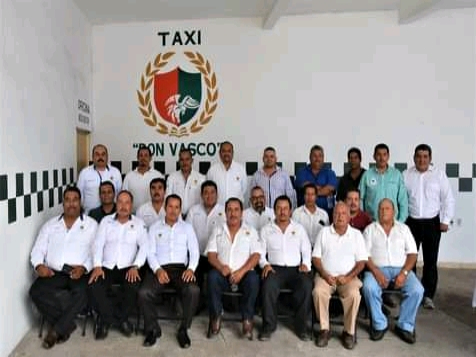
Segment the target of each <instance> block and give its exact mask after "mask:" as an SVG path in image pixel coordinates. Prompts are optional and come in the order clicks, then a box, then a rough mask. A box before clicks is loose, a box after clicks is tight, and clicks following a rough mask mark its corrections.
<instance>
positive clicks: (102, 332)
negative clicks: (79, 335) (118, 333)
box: [94, 322, 109, 340]
mask: <svg viewBox="0 0 476 357" xmlns="http://www.w3.org/2000/svg"><path fill="white" fill-rule="evenodd" d="M108 331H109V326H107V325H105V324H103V323H102V322H98V324H97V326H96V333H95V334H94V338H95V339H96V340H104V339H105V338H106V337H107V333H108Z"/></svg>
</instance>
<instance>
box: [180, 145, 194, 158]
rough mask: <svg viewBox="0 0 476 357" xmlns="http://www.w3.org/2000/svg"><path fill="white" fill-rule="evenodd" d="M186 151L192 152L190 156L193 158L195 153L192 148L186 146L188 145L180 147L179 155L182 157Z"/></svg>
mask: <svg viewBox="0 0 476 357" xmlns="http://www.w3.org/2000/svg"><path fill="white" fill-rule="evenodd" d="M184 152H188V153H189V154H190V157H192V158H193V154H192V150H190V149H189V148H186V147H183V148H181V149H180V151H179V153H178V155H179V157H180V155H181V154H183V153H184Z"/></svg>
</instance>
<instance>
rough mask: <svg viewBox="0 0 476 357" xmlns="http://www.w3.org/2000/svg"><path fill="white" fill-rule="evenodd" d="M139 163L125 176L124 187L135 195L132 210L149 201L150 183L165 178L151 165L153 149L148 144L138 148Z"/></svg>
mask: <svg viewBox="0 0 476 357" xmlns="http://www.w3.org/2000/svg"><path fill="white" fill-rule="evenodd" d="M137 161H138V162H139V164H138V165H137V167H136V169H135V170H132V171H129V172H128V173H127V175H126V177H125V178H124V184H123V185H122V188H123V189H124V190H128V191H130V192H131V193H132V196H134V206H133V207H132V212H134V213H136V212H137V209H138V208H139V207H140V206H142V205H143V204H144V203H146V202H147V201H149V195H150V192H149V184H150V181H152V180H153V179H155V178H163V177H164V175H162V173H160V172H159V171H157V170H155V169H153V168H152V167H151V166H150V163H151V161H152V151H150V149H149V147H148V146H140V147H139V149H137Z"/></svg>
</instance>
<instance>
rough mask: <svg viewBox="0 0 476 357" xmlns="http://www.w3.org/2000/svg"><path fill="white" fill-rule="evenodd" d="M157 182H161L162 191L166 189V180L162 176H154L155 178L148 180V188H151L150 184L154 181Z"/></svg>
mask: <svg viewBox="0 0 476 357" xmlns="http://www.w3.org/2000/svg"><path fill="white" fill-rule="evenodd" d="M157 182H160V183H161V184H162V186H164V191H165V190H166V189H167V181H165V179H163V178H162V177H156V178H154V179H152V180H150V183H149V189H151V188H152V185H153V184H154V183H157Z"/></svg>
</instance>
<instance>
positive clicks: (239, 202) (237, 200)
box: [225, 197, 243, 211]
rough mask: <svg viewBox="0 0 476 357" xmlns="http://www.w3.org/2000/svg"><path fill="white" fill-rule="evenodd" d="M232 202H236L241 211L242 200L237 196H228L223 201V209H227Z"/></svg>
mask: <svg viewBox="0 0 476 357" xmlns="http://www.w3.org/2000/svg"><path fill="white" fill-rule="evenodd" d="M232 202H238V204H239V205H240V209H241V210H242V211H243V202H241V200H240V199H239V198H238V197H230V198H229V199H227V200H226V202H225V211H226V210H227V208H228V206H229V204H230V203H232Z"/></svg>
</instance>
